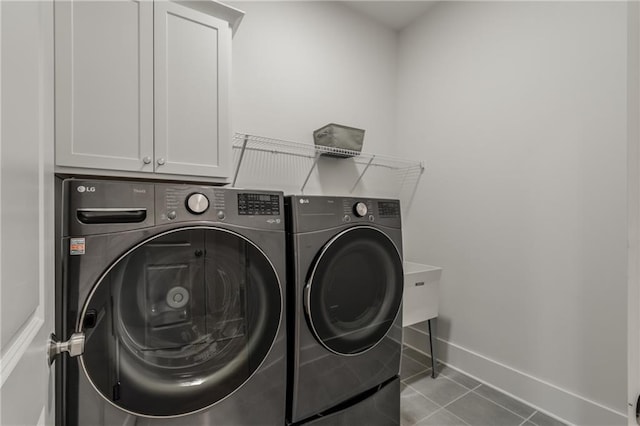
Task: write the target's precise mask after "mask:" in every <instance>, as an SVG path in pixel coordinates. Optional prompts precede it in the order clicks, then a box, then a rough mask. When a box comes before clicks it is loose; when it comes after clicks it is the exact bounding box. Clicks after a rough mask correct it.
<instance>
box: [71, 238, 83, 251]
mask: <svg viewBox="0 0 640 426" xmlns="http://www.w3.org/2000/svg"><path fill="white" fill-rule="evenodd" d="M84 249H85V242H84V238H71V241H69V254H71V255H78V254H84Z"/></svg>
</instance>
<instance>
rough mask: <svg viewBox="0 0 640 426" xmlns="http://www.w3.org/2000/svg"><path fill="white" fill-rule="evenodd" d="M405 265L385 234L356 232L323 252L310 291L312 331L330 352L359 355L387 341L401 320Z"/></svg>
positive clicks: (342, 236) (362, 229) (343, 235)
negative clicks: (383, 340)
mask: <svg viewBox="0 0 640 426" xmlns="http://www.w3.org/2000/svg"><path fill="white" fill-rule="evenodd" d="M403 285H404V284H403V273H402V259H401V258H400V254H399V252H398V249H397V248H396V246H395V245H394V244H393V242H392V241H391V240H390V239H389V237H387V236H386V235H385V234H384V233H382V232H380V231H378V230H377V229H375V228H371V227H355V228H351V229H349V230H347V231H344V232H342V233H341V234H338V235H337V236H336V237H334V238H333V239H332V240H331V241H329V243H327V245H326V246H325V247H324V248H323V250H322V252H321V253H320V255H319V256H318V259H317V261H316V262H315V264H314V267H313V268H312V271H311V274H310V278H309V281H308V284H307V286H306V288H305V308H306V312H307V318H308V320H309V324H310V325H311V329H312V330H313V332H314V334H315V335H316V338H317V339H318V340H319V341H320V343H322V344H323V345H324V346H325V347H326V348H327V349H329V350H331V351H332V352H336V353H339V354H344V355H354V354H358V353H361V352H364V351H366V350H367V349H369V348H371V347H373V346H375V345H376V344H377V343H378V342H379V341H380V340H382V339H383V338H384V336H385V335H386V334H387V332H388V331H389V329H390V328H391V326H392V325H393V321H394V320H395V318H396V315H397V314H398V311H399V309H400V304H401V302H402V290H403Z"/></svg>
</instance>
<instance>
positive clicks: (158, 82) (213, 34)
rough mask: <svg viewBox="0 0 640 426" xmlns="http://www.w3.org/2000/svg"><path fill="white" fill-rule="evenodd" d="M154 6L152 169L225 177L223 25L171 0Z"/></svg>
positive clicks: (226, 51)
mask: <svg viewBox="0 0 640 426" xmlns="http://www.w3.org/2000/svg"><path fill="white" fill-rule="evenodd" d="M154 9H155V12H154V14H155V28H154V30H155V34H154V42H155V50H154V54H155V68H154V71H155V92H154V94H155V153H156V158H155V164H156V166H155V167H156V172H158V173H171V174H181V175H198V176H207V177H228V176H229V168H230V167H229V166H230V162H231V159H230V144H231V140H230V137H229V123H228V111H227V110H228V102H229V99H228V98H229V95H228V90H229V67H230V56H231V52H230V49H231V30H230V28H229V24H228V23H227V22H226V21H223V20H221V19H217V18H215V17H213V16H210V15H207V14H205V13H201V12H199V11H196V10H193V9H190V8H188V7H185V6H183V5H180V4H177V3H173V2H167V1H156V2H155V3H154Z"/></svg>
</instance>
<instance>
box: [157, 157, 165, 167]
mask: <svg viewBox="0 0 640 426" xmlns="http://www.w3.org/2000/svg"><path fill="white" fill-rule="evenodd" d="M164 163H165V161H164V158H158V166H162V165H163V164H164Z"/></svg>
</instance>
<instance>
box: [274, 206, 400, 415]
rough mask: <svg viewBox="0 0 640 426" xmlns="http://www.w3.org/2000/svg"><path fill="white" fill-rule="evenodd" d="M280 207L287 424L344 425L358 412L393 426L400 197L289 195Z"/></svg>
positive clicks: (397, 357)
mask: <svg viewBox="0 0 640 426" xmlns="http://www.w3.org/2000/svg"><path fill="white" fill-rule="evenodd" d="M285 208H286V212H287V224H288V225H287V239H288V248H289V255H288V256H289V272H288V274H289V275H288V282H289V288H288V294H289V297H288V313H289V318H288V325H289V329H288V330H289V337H288V343H289V344H288V350H289V367H288V397H287V401H288V402H287V421H288V423H290V424H306V423H308V424H335V425H338V424H345V425H346V424H349V422H350V420H349V419H351V418H353V416H354V414H353V413H354V411H353V410H359V412H360V413H369V418H370V420H369V421H370V422H371V423H366V424H371V425H378V424H380V425H393V424H399V417H400V414H399V401H400V392H399V382H398V379H397V377H398V375H399V372H400V358H401V351H402V313H401V312H402V311H401V305H402V291H403V270H402V235H401V234H402V233H401V219H400V202H399V201H397V200H386V199H372V198H371V199H370V198H352V197H328V196H290V197H285ZM380 410H382V412H381V411H380ZM373 413H376V414H375V415H373ZM362 415H363V414H362ZM329 419H330V420H329ZM327 422H328V423H327ZM352 424H355V423H352ZM359 424H365V423H362V422H359Z"/></svg>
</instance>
